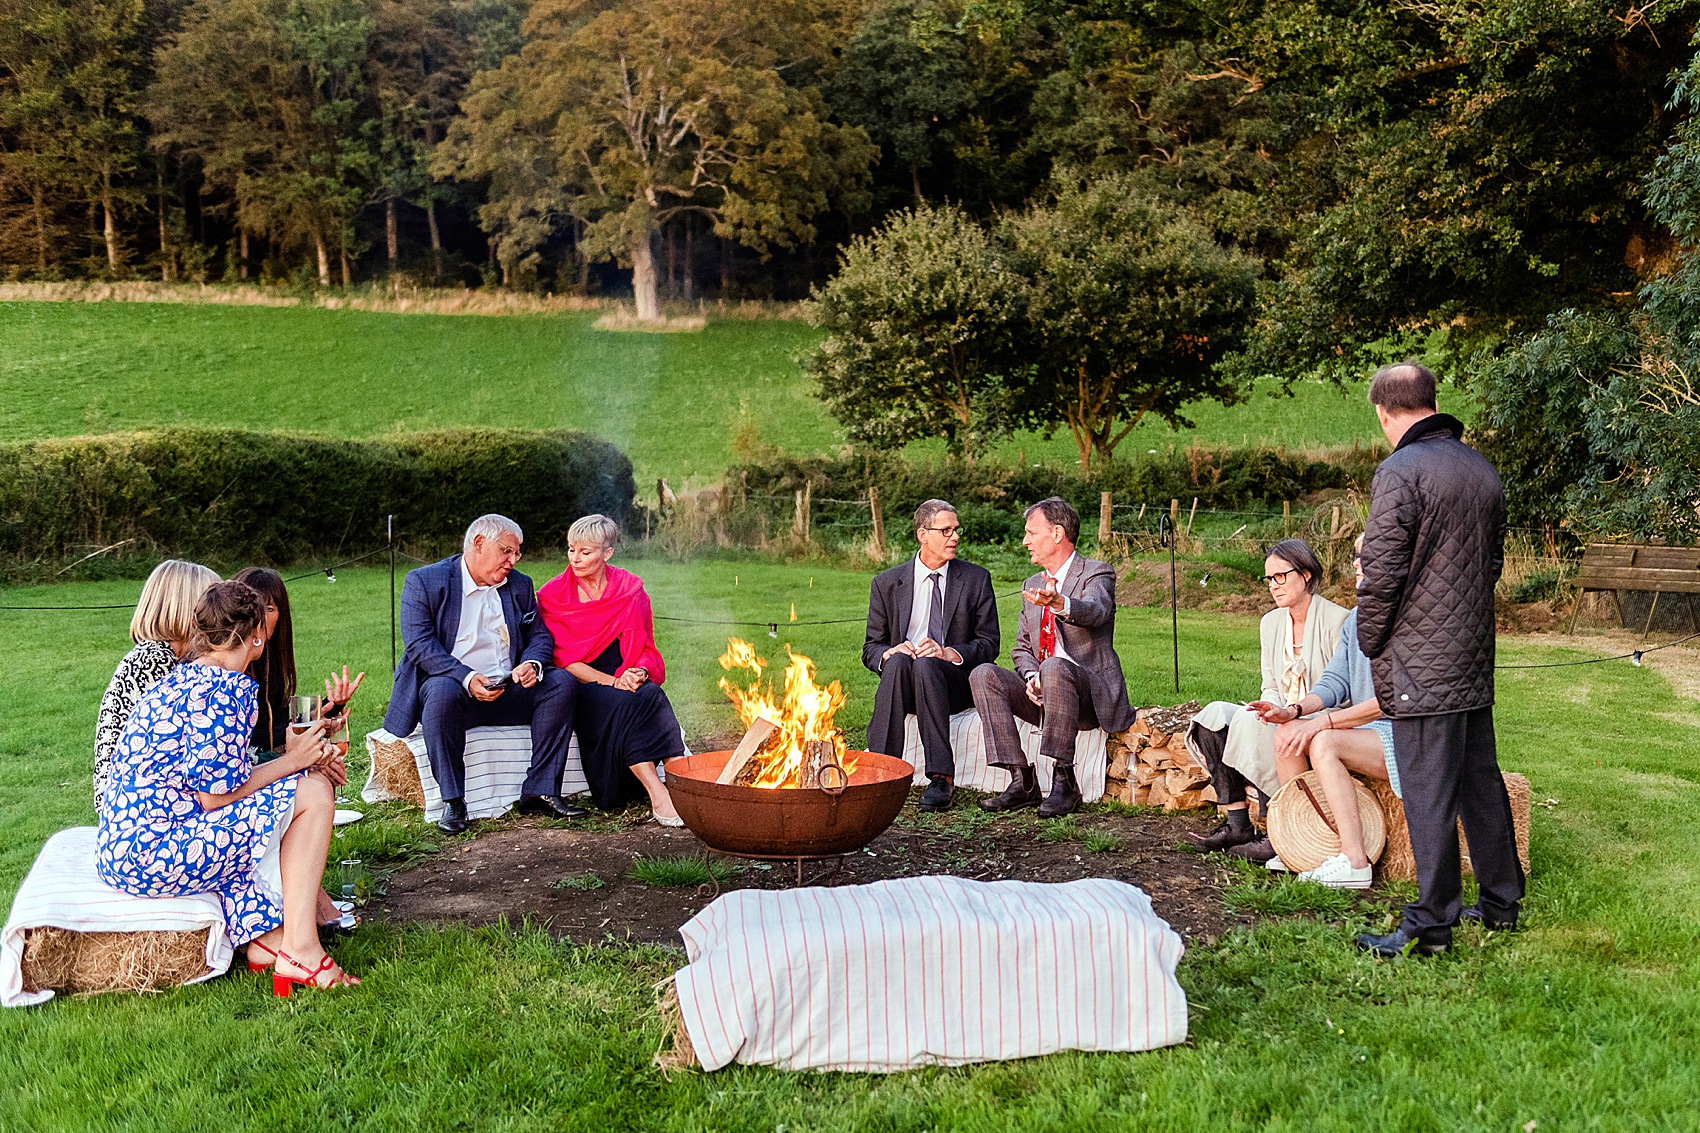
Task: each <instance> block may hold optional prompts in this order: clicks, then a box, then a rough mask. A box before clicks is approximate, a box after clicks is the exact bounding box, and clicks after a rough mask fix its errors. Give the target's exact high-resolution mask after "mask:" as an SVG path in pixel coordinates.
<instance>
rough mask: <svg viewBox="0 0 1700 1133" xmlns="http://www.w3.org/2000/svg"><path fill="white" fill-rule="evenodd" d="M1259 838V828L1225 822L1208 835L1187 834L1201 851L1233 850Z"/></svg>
mask: <svg viewBox="0 0 1700 1133" xmlns="http://www.w3.org/2000/svg"><path fill="white" fill-rule="evenodd" d="M1259 837H1260V835H1259V834H1258V832H1257V827H1255V826H1253V825H1252V824H1251V823H1249V822H1248V823H1246V824H1245V825H1244V826H1241V827H1238V828H1236V827H1235V826H1234V825H1233V824H1232V823H1229V822H1224V823H1222V825H1220V826H1218V827H1217V828H1216V829H1214V830H1212V831H1211V832H1210V833H1208V834H1193V833H1190V832H1189V833H1188V834H1187V840H1188V841H1189V842H1191V843H1192V844H1193V845H1194V846H1196V847H1197V848H1198V849H1200V850H1231V849H1233V848H1234V847H1235V846H1243V845H1245V844H1246V843H1248V842H1255V841H1257V840H1258V838H1259ZM1271 849H1273V847H1271Z"/></svg>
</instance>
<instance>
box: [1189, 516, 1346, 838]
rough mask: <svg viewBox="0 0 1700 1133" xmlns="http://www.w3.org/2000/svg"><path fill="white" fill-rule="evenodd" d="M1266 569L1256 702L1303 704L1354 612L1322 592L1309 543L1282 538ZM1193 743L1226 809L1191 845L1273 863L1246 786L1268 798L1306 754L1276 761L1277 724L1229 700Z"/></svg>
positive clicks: (1300, 767) (1210, 714) (1209, 714)
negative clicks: (1270, 604) (1268, 604)
mask: <svg viewBox="0 0 1700 1133" xmlns="http://www.w3.org/2000/svg"><path fill="white" fill-rule="evenodd" d="M1263 572H1264V573H1263V581H1264V583H1265V584H1267V585H1268V587H1269V595H1270V597H1272V598H1273V599H1275V608H1274V609H1273V610H1271V611H1269V613H1267V614H1265V615H1263V622H1262V625H1261V626H1260V627H1259V637H1260V638H1261V639H1262V644H1263V692H1262V695H1261V696H1259V697H1258V700H1259V701H1260V702H1262V703H1266V704H1272V705H1276V706H1285V705H1289V704H1297V703H1298V702H1299V701H1300V700H1301V699H1303V698H1304V696H1305V694H1306V693H1308V692H1310V689H1311V686H1312V685H1313V684H1315V683H1316V682H1317V680H1318V679H1319V678H1320V677H1321V676H1322V671H1323V670H1324V669H1326V668H1327V667H1328V662H1329V659H1330V658H1332V657H1333V656H1334V651H1335V650H1336V649H1338V648H1339V645H1340V626H1341V625H1342V624H1343V623H1344V622H1345V620H1346V615H1347V614H1348V613H1350V611H1349V610H1346V609H1344V608H1343V607H1340V606H1337V605H1335V604H1334V603H1333V602H1330V601H1329V600H1328V599H1326V598H1324V597H1323V596H1322V595H1320V594H1318V593H1317V592H1316V590H1317V587H1319V586H1320V585H1321V584H1322V564H1321V563H1320V562H1318V561H1317V558H1316V552H1315V551H1313V550H1312V549H1311V546H1310V544H1309V543H1306V542H1305V541H1304V540H1303V539H1283V540H1281V541H1280V542H1279V543H1276V544H1275V545H1274V546H1273V547H1270V548H1269V555H1268V557H1267V558H1265V559H1264V560H1263ZM1187 746H1188V748H1189V749H1191V751H1192V752H1193V754H1194V756H1195V757H1196V758H1197V759H1198V760H1199V762H1200V763H1202V764H1203V765H1204V767H1205V768H1207V769H1208V770H1209V771H1210V780H1211V783H1212V784H1213V785H1214V786H1215V788H1216V801H1217V803H1218V805H1221V806H1224V807H1226V809H1227V813H1226V815H1225V820H1224V821H1223V823H1222V825H1221V826H1219V827H1218V828H1217V829H1215V830H1213V831H1211V832H1210V833H1209V834H1204V835H1194V836H1193V841H1194V842H1195V843H1196V844H1197V845H1198V846H1199V848H1200V849H1205V850H1227V851H1228V852H1229V853H1232V854H1234V855H1236V856H1238V857H1245V858H1249V859H1251V860H1252V861H1256V862H1268V861H1269V860H1270V859H1272V858H1274V857H1275V850H1274V847H1272V846H1270V845H1269V840H1268V839H1267V838H1259V837H1258V834H1257V830H1256V828H1254V827H1253V826H1252V824H1251V814H1250V811H1249V809H1248V804H1247V801H1246V787H1247V786H1248V785H1250V786H1253V787H1256V788H1257V790H1258V793H1259V794H1261V795H1262V796H1263V798H1264V800H1265V801H1267V800H1268V799H1269V798H1271V797H1272V796H1273V795H1274V794H1275V792H1276V791H1277V790H1279V789H1280V787H1281V784H1283V783H1285V782H1287V780H1289V779H1291V778H1293V777H1294V776H1296V775H1298V774H1300V773H1302V772H1303V771H1304V770H1305V769H1306V768H1305V761H1304V759H1303V757H1302V756H1300V757H1298V758H1293V759H1282V758H1280V757H1278V756H1277V754H1276V751H1275V727H1274V725H1272V724H1265V723H1264V722H1263V721H1261V720H1259V719H1258V718H1257V716H1256V714H1255V713H1252V712H1250V711H1248V710H1247V708H1246V705H1244V704H1236V703H1233V702H1232V701H1226V700H1218V701H1216V702H1214V703H1212V704H1208V705H1206V706H1205V708H1204V710H1203V711H1201V712H1200V713H1199V714H1198V715H1197V716H1195V717H1193V721H1192V727H1191V728H1190V729H1189V730H1188V732H1187Z"/></svg>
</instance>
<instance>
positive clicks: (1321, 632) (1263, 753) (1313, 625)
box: [1196, 594, 1351, 796]
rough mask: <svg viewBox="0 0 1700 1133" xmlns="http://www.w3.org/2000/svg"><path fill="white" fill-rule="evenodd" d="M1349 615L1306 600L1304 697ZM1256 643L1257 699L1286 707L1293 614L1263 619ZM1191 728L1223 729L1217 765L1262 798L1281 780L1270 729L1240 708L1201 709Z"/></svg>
mask: <svg viewBox="0 0 1700 1133" xmlns="http://www.w3.org/2000/svg"><path fill="white" fill-rule="evenodd" d="M1350 613H1351V611H1350V610H1347V609H1345V608H1344V607H1342V606H1339V605H1337V604H1335V603H1333V602H1330V601H1329V600H1328V599H1326V598H1324V597H1323V596H1322V595H1320V594H1316V595H1313V596H1312V597H1311V600H1310V614H1309V615H1308V616H1307V617H1306V618H1305V639H1304V647H1303V649H1302V651H1301V653H1300V660H1301V661H1302V662H1303V664H1304V674H1305V679H1304V687H1305V689H1306V690H1307V691H1308V690H1309V689H1310V688H1312V687H1313V686H1314V685H1315V684H1316V682H1317V681H1318V680H1319V679H1320V678H1321V677H1322V671H1323V670H1324V669H1326V668H1327V667H1328V662H1329V660H1330V659H1331V658H1333V656H1334V653H1335V651H1336V650H1337V649H1339V647H1340V627H1341V626H1342V625H1344V624H1345V622H1346V617H1347V615H1349V614H1350ZM1258 637H1259V639H1260V640H1261V642H1262V645H1263V693H1262V695H1261V696H1260V698H1259V699H1262V700H1267V701H1269V702H1270V703H1271V704H1278V705H1285V704H1287V703H1288V700H1289V698H1288V697H1287V696H1285V695H1284V694H1283V693H1282V691H1281V670H1282V668H1283V667H1284V666H1285V665H1286V663H1287V659H1288V658H1289V657H1290V656H1292V643H1293V617H1292V614H1291V613H1289V612H1288V611H1287V610H1284V609H1281V608H1279V607H1277V608H1276V609H1273V610H1271V611H1269V612H1268V613H1267V614H1264V615H1263V621H1262V623H1261V624H1260V625H1259V627H1258ZM1293 699H1297V698H1293ZM1196 722H1197V723H1198V725H1199V726H1200V727H1203V728H1211V729H1218V728H1224V727H1225V728H1227V729H1228V742H1227V746H1226V748H1224V749H1223V752H1222V761H1223V762H1224V763H1226V764H1227V765H1228V766H1229V767H1232V768H1233V769H1234V770H1236V771H1238V772H1239V773H1240V774H1241V775H1244V776H1245V777H1246V778H1247V779H1248V780H1250V781H1251V783H1252V784H1253V785H1254V786H1255V787H1256V788H1257V789H1258V790H1259V791H1261V792H1263V794H1264V795H1266V796H1267V795H1273V794H1274V793H1275V791H1276V789H1277V788H1279V786H1280V780H1279V778H1278V777H1277V776H1276V774H1275V726H1274V725H1273V724H1265V723H1263V722H1262V721H1260V720H1259V719H1258V718H1257V717H1256V716H1255V715H1253V714H1252V713H1250V712H1247V711H1246V710H1245V705H1243V704H1234V703H1232V702H1230V701H1225V700H1218V701H1216V702H1215V703H1213V704H1208V705H1206V706H1205V708H1204V710H1203V711H1202V712H1200V713H1199V714H1198V716H1197V717H1196Z"/></svg>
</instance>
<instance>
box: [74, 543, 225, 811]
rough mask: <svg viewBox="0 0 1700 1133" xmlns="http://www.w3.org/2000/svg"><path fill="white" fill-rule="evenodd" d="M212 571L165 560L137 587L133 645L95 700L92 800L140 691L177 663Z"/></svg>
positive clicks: (101, 789)
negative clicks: (139, 591) (138, 597)
mask: <svg viewBox="0 0 1700 1133" xmlns="http://www.w3.org/2000/svg"><path fill="white" fill-rule="evenodd" d="M217 581H218V575H217V574H216V573H214V572H213V571H212V570H210V569H209V568H207V567H204V566H201V565H200V564H199V563H186V562H183V561H182V560H180V559H166V560H165V561H164V562H162V563H160V564H159V565H158V566H156V567H154V568H153V573H152V574H150V575H148V580H147V582H146V583H145V584H144V585H143V586H142V597H141V600H140V601H138V602H137V603H136V612H135V614H134V615H132V616H131V618H130V640H131V641H134V642H135V643H136V647H135V648H134V649H132V650H130V652H128V653H126V654H125V655H124V659H123V660H122V661H120V662H118V669H117V671H116V672H114V673H113V674H112V683H111V684H109V685H107V686H106V695H105V696H103V697H101V700H100V717H99V719H98V720H96V722H95V727H94V797H95V802H96V803H97V804H98V803H99V801H100V796H101V794H102V793H103V792H104V791H105V790H106V778H107V774H108V771H109V770H110V768H111V765H112V749H113V747H114V746H115V745H116V744H117V743H118V737H119V736H120V735H121V734H122V733H123V731H124V725H125V724H126V723H128V722H129V720H130V713H131V712H133V711H134V710H135V708H136V705H137V704H138V703H140V701H141V699H142V694H143V693H145V692H147V690H148V689H150V688H152V687H153V686H154V683H155V682H157V681H158V680H159V679H160V678H161V677H163V676H165V674H167V673H169V672H170V671H171V670H172V669H174V668H176V667H177V662H178V659H179V658H181V657H182V656H183V654H184V653H185V652H187V651H188V648H189V634H190V632H191V631H192V630H193V629H194V624H195V603H197V602H199V601H200V600H201V595H203V594H205V593H206V592H207V588H208V587H209V586H211V585H212V584H213V583H215V582H217Z"/></svg>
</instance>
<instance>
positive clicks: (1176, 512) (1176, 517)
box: [1169, 500, 1181, 531]
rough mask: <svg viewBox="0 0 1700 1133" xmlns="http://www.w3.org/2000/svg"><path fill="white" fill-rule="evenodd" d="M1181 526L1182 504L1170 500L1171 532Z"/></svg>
mask: <svg viewBox="0 0 1700 1133" xmlns="http://www.w3.org/2000/svg"><path fill="white" fill-rule="evenodd" d="M1180 525H1181V502H1180V501H1179V500H1170V501H1169V530H1170V531H1173V530H1174V529H1175V528H1177V527H1179V526H1180Z"/></svg>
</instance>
